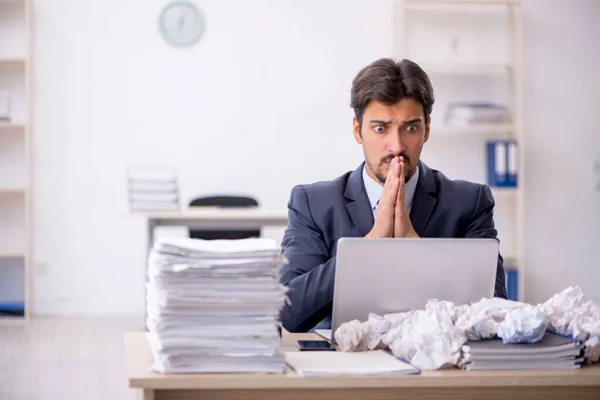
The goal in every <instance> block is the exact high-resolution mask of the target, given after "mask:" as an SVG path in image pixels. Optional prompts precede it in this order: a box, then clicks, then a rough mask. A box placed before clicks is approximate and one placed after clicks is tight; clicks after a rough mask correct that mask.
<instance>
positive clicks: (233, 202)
mask: <svg viewBox="0 0 600 400" xmlns="http://www.w3.org/2000/svg"><path fill="white" fill-rule="evenodd" d="M206 206H209V207H211V206H217V207H256V206H258V201H256V199H253V198H252V197H244V196H209V197H199V198H196V199H194V200H192V201H191V202H190V207H206ZM190 237H191V238H194V239H205V240H214V239H247V238H251V237H260V229H257V230H198V229H190Z"/></svg>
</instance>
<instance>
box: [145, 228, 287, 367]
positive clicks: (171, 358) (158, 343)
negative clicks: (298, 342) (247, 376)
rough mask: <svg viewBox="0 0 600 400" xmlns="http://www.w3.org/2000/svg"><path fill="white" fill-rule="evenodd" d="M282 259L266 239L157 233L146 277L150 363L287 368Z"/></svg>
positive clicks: (270, 241)
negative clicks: (282, 333) (282, 335)
mask: <svg viewBox="0 0 600 400" xmlns="http://www.w3.org/2000/svg"><path fill="white" fill-rule="evenodd" d="M281 260H282V257H281V252H280V248H279V246H278V245H277V243H276V242H275V241H274V240H269V239H243V240H210V241H208V240H199V239H186V238H172V239H161V240H159V241H157V242H156V243H155V245H154V248H153V250H152V252H151V255H150V260H149V266H148V284H147V304H148V320H147V324H148V330H149V333H148V340H149V342H150V347H151V349H152V353H153V355H154V361H155V362H154V365H153V369H154V370H155V371H157V372H162V373H188V372H189V373H192V372H197V373H210V372H240V373H243V372H263V373H281V372H283V371H284V370H285V359H284V356H283V353H282V352H281V351H280V349H281V340H280V336H279V313H280V310H281V308H282V307H283V305H284V301H285V288H284V287H283V286H282V285H280V283H279V269H280V267H281V262H282V261H281Z"/></svg>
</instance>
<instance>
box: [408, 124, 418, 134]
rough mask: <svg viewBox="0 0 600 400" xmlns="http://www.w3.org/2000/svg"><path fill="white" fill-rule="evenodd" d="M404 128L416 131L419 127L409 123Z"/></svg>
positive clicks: (411, 131)
mask: <svg viewBox="0 0 600 400" xmlns="http://www.w3.org/2000/svg"><path fill="white" fill-rule="evenodd" d="M406 130H407V131H408V132H410V133H416V132H418V131H419V127H418V126H416V125H409V126H407V127H406Z"/></svg>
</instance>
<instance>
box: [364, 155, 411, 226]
mask: <svg viewBox="0 0 600 400" xmlns="http://www.w3.org/2000/svg"><path fill="white" fill-rule="evenodd" d="M418 181H419V167H418V166H417V169H416V170H415V174H414V175H413V176H412V177H411V178H410V180H409V181H408V182H406V183H405V184H404V199H405V201H406V208H407V209H408V213H409V214H410V210H412V203H413V198H414V197H415V190H416V189H417V182H418ZM363 183H364V185H365V190H366V191H367V196H368V197H369V203H371V211H372V212H373V218H375V217H376V216H377V203H379V198H380V197H381V193H383V185H382V184H381V183H380V182H379V181H376V180H374V179H373V178H371V177H370V176H369V175H368V174H367V164H365V166H364V167H363Z"/></svg>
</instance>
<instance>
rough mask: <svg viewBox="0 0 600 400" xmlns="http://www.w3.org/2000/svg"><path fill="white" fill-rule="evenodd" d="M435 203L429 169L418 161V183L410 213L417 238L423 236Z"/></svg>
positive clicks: (433, 184) (433, 182)
mask: <svg viewBox="0 0 600 400" xmlns="http://www.w3.org/2000/svg"><path fill="white" fill-rule="evenodd" d="M436 203H437V188H436V186H435V180H434V178H433V173H432V172H431V169H429V167H427V165H425V163H423V162H421V161H419V181H418V182H417V188H416V189H415V197H414V199H413V205H412V209H411V212H410V220H411V222H412V224H413V228H415V231H416V232H417V234H418V235H419V236H423V233H424V232H425V228H426V227H427V222H428V221H429V217H430V216H431V213H432V212H433V209H434V208H435V205H436Z"/></svg>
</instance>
